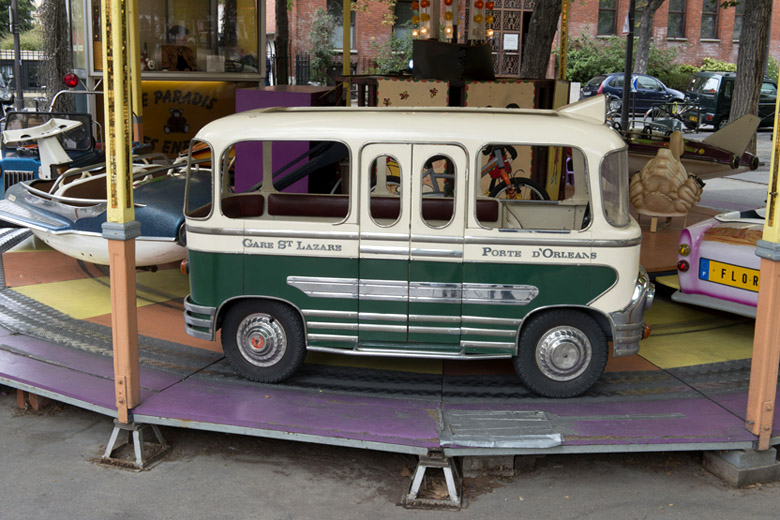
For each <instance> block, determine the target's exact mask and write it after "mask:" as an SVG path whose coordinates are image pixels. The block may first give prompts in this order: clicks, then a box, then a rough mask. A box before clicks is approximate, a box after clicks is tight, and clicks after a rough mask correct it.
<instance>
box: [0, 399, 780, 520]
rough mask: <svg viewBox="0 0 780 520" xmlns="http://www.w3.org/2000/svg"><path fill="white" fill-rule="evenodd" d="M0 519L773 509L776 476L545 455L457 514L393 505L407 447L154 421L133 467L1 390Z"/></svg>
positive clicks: (74, 411)
mask: <svg viewBox="0 0 780 520" xmlns="http://www.w3.org/2000/svg"><path fill="white" fill-rule="evenodd" d="M0 394H1V395H0V468H2V471H0V486H2V488H3V489H4V490H5V491H4V492H3V494H2V495H0V518H2V519H3V520H12V519H33V518H34V519H48V518H79V520H91V519H96V520H97V519H100V520H104V519H110V518H116V519H125V518H133V519H135V518H139V519H141V518H142V519H168V518H187V519H200V518H203V519H206V518H208V519H215V518H225V519H236V518H258V519H274V520H277V519H334V518H338V519H340V520H351V519H360V518H371V519H384V518H389V519H395V518H399V519H400V518H422V519H428V518H484V519H502V518H523V519H526V520H531V519H556V520H565V519H582V520H584V519H612V518H614V519H640V518H682V519H686V520H693V519H707V520H716V519H733V518H737V517H739V518H751V519H764V518H765V519H774V518H777V511H778V510H780V484H767V485H763V486H752V487H750V488H747V489H740V490H737V489H733V488H730V487H728V486H727V485H726V484H724V483H723V482H722V481H721V480H719V479H718V478H717V477H715V476H713V475H711V474H709V473H707V472H706V471H704V470H703V469H702V466H701V454H700V453H697V452H686V453H658V454H646V453H645V454H624V455H603V454H602V455H565V456H564V455H555V456H547V457H544V458H540V459H539V460H538V461H537V464H536V469H535V470H534V471H532V472H528V473H517V474H516V475H515V476H514V477H509V478H505V477H504V478H499V477H490V476H483V477H480V478H477V479H465V483H464V485H465V489H464V496H465V497H466V507H465V508H464V509H463V510H461V511H460V512H442V511H409V510H406V509H404V508H402V507H400V506H398V505H396V504H397V503H398V502H399V501H400V498H401V496H402V494H403V493H404V491H405V490H406V488H407V486H408V485H409V475H410V472H411V470H412V469H413V468H414V466H415V464H416V458H415V457H412V456H407V455H399V454H392V453H382V452H374V451H367V450H358V449H348V448H337V447H331V446H320V445H313V444H304V443H294V442H289V441H277V440H268V439H258V438H252V437H244V436H236V435H227V434H218V433H212V432H200V431H192V430H183V429H170V428H163V433H164V435H165V436H166V440H168V441H169V442H170V443H171V444H172V446H173V450H172V453H171V455H169V456H168V458H166V459H164V460H163V461H162V462H161V463H159V464H158V465H156V466H154V467H153V468H152V469H150V470H148V471H144V472H140V473H136V472H132V471H128V470H122V469H117V468H108V467H104V466H101V465H98V464H96V463H95V462H94V460H96V459H98V458H99V457H100V455H101V454H102V447H103V446H105V443H106V441H107V440H108V437H109V435H110V433H111V428H112V423H111V420H110V419H109V418H107V417H104V416H101V415H98V414H94V413H91V412H88V411H84V410H81V409H78V408H74V407H71V406H67V405H56V406H54V407H53V408H50V409H48V410H46V411H43V412H40V413H36V412H30V411H27V412H25V411H18V410H17V409H16V396H15V391H14V390H12V389H9V388H7V387H2V388H0Z"/></svg>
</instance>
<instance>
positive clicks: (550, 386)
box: [513, 309, 609, 397]
mask: <svg viewBox="0 0 780 520" xmlns="http://www.w3.org/2000/svg"><path fill="white" fill-rule="evenodd" d="M530 320H531V321H530V322H529V323H528V324H527V325H526V326H524V327H523V330H522V332H521V334H520V342H519V345H518V352H517V355H516V356H515V357H514V360H513V361H514V365H515V371H516V372H517V375H518V376H519V377H520V379H521V381H522V382H523V384H524V385H525V386H527V387H528V388H529V389H530V390H532V391H533V392H534V393H536V394H539V395H542V396H545V397H573V396H576V395H580V394H582V393H584V392H586V391H587V390H588V389H589V388H591V387H592V386H593V385H594V384H595V383H596V381H597V380H598V378H599V377H601V374H602V373H604V368H605V367H606V365H607V357H608V353H609V344H608V342H607V337H606V335H605V334H604V331H603V330H602V328H601V326H600V325H599V324H598V322H597V321H596V320H595V319H594V318H593V317H592V316H590V315H588V314H586V313H584V312H581V311H576V310H564V309H556V310H552V311H548V312H545V313H544V314H540V315H539V316H534V317H531V318H530Z"/></svg>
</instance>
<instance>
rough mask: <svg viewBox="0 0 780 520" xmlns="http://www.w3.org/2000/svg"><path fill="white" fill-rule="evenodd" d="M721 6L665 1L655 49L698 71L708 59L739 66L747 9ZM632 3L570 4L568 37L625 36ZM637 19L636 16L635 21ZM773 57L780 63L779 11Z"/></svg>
mask: <svg viewBox="0 0 780 520" xmlns="http://www.w3.org/2000/svg"><path fill="white" fill-rule="evenodd" d="M720 3H721V0H666V1H665V2H664V3H663V5H661V7H659V8H658V10H657V11H656V13H655V17H654V20H653V22H654V23H653V40H654V43H655V45H657V46H659V47H662V48H663V47H665V48H674V49H676V50H677V61H678V62H679V63H689V64H691V65H695V66H699V65H701V63H702V60H703V59H704V58H714V59H718V60H723V61H728V62H731V63H736V61H737V53H738V51H739V44H738V41H739V34H740V30H741V28H742V15H743V12H744V8H745V4H744V2H743V3H740V4H738V5H737V6H736V7H730V8H728V9H723V8H721V7H719V4H720ZM628 4H629V0H582V1H576V2H573V3H572V4H571V15H570V22H569V24H570V29H569V37H570V38H576V37H577V36H579V35H580V34H581V33H583V34H588V35H590V36H592V37H598V36H614V35H619V36H622V35H624V34H625V33H624V32H623V29H624V24H625V23H626V22H625V20H626V13H627V11H628ZM638 17H639V13H637V19H638ZM769 55H770V56H772V57H774V58H778V59H780V9H778V8H777V7H776V8H775V9H774V11H773V13H772V31H771V34H770V48H769Z"/></svg>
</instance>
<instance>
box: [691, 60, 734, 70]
mask: <svg viewBox="0 0 780 520" xmlns="http://www.w3.org/2000/svg"><path fill="white" fill-rule="evenodd" d="M699 70H713V71H718V72H736V70H737V65H736V64H734V63H729V62H727V61H720V60H716V59H713V58H704V61H703V62H702V64H701V67H700V68H699Z"/></svg>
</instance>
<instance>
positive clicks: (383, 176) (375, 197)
mask: <svg viewBox="0 0 780 520" xmlns="http://www.w3.org/2000/svg"><path fill="white" fill-rule="evenodd" d="M367 173H368V174H369V175H370V177H371V206H370V209H371V219H372V220H373V221H374V222H376V223H377V224H378V225H380V226H392V225H393V224H395V223H396V222H397V221H398V218H399V217H400V215H401V197H400V189H401V165H400V163H399V162H398V160H397V159H396V158H395V157H393V156H391V155H380V156H378V157H377V158H376V159H374V160H373V161H372V162H371V167H370V171H369V172H367Z"/></svg>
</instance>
